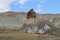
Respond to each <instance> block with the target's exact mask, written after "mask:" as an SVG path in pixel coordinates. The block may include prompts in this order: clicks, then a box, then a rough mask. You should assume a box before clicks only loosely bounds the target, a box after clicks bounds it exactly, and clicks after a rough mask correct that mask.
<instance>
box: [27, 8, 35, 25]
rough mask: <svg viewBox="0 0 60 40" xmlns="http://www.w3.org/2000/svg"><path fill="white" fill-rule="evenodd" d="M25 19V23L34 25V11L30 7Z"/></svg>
mask: <svg viewBox="0 0 60 40" xmlns="http://www.w3.org/2000/svg"><path fill="white" fill-rule="evenodd" d="M26 19H27V21H26V24H27V25H28V24H31V25H34V24H35V19H36V12H35V11H34V10H33V9H31V10H30V11H29V12H28V13H27V17H26Z"/></svg>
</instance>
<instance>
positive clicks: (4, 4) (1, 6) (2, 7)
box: [0, 0, 14, 12]
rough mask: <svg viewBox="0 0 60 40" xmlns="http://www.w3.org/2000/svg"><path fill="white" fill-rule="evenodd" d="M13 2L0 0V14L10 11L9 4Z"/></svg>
mask: <svg viewBox="0 0 60 40" xmlns="http://www.w3.org/2000/svg"><path fill="white" fill-rule="evenodd" d="M13 1H14V0H0V12H6V11H10V8H9V6H8V5H9V4H10V3H12V2H13Z"/></svg>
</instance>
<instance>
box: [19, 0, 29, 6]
mask: <svg viewBox="0 0 60 40" xmlns="http://www.w3.org/2000/svg"><path fill="white" fill-rule="evenodd" d="M28 1H29V0H19V3H20V4H22V5H24V4H25V3H26V2H28Z"/></svg>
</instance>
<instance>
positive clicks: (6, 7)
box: [0, 0, 60, 14]
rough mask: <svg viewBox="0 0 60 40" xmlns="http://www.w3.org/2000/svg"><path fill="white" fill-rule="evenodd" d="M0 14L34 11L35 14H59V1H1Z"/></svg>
mask: <svg viewBox="0 0 60 40" xmlns="http://www.w3.org/2000/svg"><path fill="white" fill-rule="evenodd" d="M0 6H1V7H0V12H5V11H14V12H27V11H29V10H30V9H32V8H33V9H34V10H35V11H36V12H37V13H42V14H46V13H51V14H57V13H60V0H6V1H5V0H1V1H0Z"/></svg>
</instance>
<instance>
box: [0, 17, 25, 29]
mask: <svg viewBox="0 0 60 40" xmlns="http://www.w3.org/2000/svg"><path fill="white" fill-rule="evenodd" d="M24 22H25V19H24V18H14V17H0V28H8V29H19V28H20V27H22V25H23V23H24Z"/></svg>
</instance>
